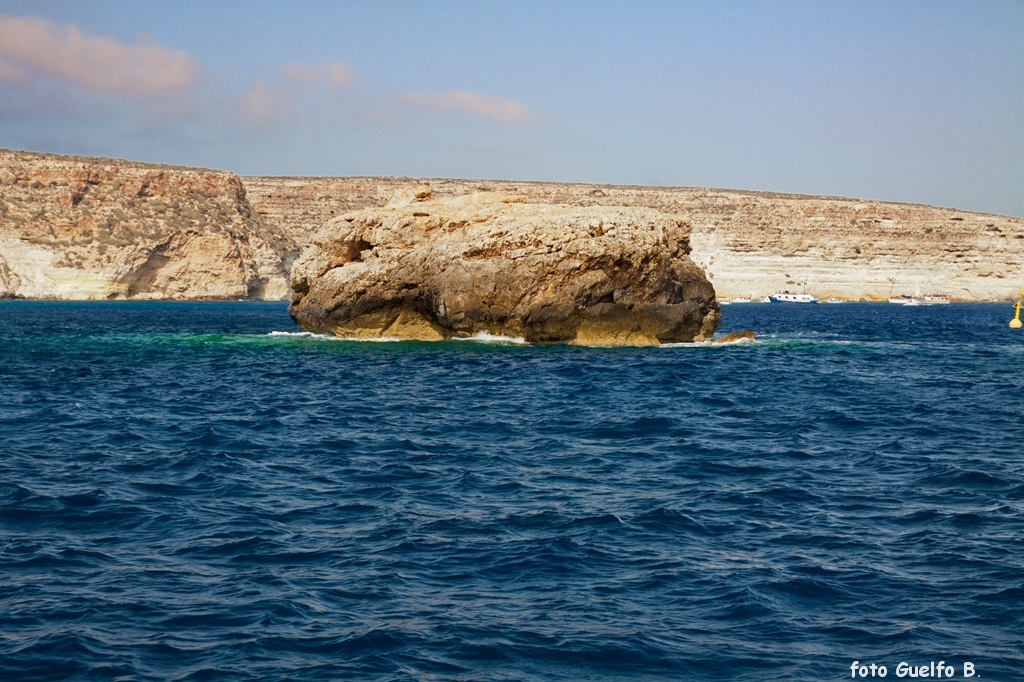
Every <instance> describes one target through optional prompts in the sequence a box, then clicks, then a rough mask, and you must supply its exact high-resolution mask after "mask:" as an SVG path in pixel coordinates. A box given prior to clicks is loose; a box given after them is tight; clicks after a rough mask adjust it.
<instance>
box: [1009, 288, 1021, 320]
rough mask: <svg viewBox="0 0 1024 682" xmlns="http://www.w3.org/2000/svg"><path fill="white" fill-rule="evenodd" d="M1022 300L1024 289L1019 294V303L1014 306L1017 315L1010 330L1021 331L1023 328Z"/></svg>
mask: <svg viewBox="0 0 1024 682" xmlns="http://www.w3.org/2000/svg"><path fill="white" fill-rule="evenodd" d="M1021 299H1024V289H1021V290H1020V291H1018V292H1017V303H1016V304H1014V306H1013V307H1014V308H1015V309H1016V310H1017V314H1016V315H1014V317H1013V319H1012V320H1010V329H1020V327H1021V322H1020V302H1021Z"/></svg>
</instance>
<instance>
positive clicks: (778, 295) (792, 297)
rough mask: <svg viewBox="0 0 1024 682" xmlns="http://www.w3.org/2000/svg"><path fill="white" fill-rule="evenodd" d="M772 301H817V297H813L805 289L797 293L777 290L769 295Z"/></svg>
mask: <svg viewBox="0 0 1024 682" xmlns="http://www.w3.org/2000/svg"><path fill="white" fill-rule="evenodd" d="M770 298H771V301H772V303H817V302H818V299H816V298H814V296H812V295H811V294H809V293H807V292H806V291H805V292H803V293H799V294H793V293H790V292H788V291H777V292H775V293H774V294H772V296H771V297H770Z"/></svg>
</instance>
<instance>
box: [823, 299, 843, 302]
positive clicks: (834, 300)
mask: <svg viewBox="0 0 1024 682" xmlns="http://www.w3.org/2000/svg"><path fill="white" fill-rule="evenodd" d="M822 303H846V301H844V300H843V299H841V298H830V299H828V300H826V301H822Z"/></svg>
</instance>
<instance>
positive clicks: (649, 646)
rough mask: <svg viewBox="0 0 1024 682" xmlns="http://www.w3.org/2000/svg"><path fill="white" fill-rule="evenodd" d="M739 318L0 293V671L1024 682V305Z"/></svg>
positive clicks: (825, 310) (68, 675)
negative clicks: (582, 331)
mask: <svg viewBox="0 0 1024 682" xmlns="http://www.w3.org/2000/svg"><path fill="white" fill-rule="evenodd" d="M723 314H724V320H723V325H722V329H721V331H723V332H724V331H732V330H735V329H739V328H751V329H755V330H757V331H758V332H759V333H760V336H759V339H758V340H757V341H756V342H754V343H742V344H737V345H731V346H724V347H721V346H719V347H712V346H704V345H689V346H681V347H673V348H660V349H579V348H568V347H545V348H538V347H524V346H517V345H511V344H501V343H480V342H447V343H437V344H418V343H357V342H344V341H338V340H331V339H324V338H320V337H314V336H308V335H301V334H298V333H297V332H298V330H297V329H295V328H294V326H293V325H292V323H291V321H290V320H289V319H288V316H287V313H286V310H285V307H284V306H283V305H279V304H202V303H200V304H172V303H109V304H108V303H92V304H78V303H29V302H21V301H13V302H0V576H2V580H0V679H4V680H64V679H75V680H121V679H124V680H128V679H134V680H169V679H189V680H200V679H210V680H214V679H216V680H232V679H239V680H283V679H298V680H325V679H367V680H477V679H493V680H506V679H507V680H579V679H589V680H617V679H665V680H670V679H671V680H676V679H693V680H761V679H794V680H824V679H837V680H838V679H849V676H850V666H851V664H852V663H853V661H855V660H856V661H860V662H863V663H865V664H870V663H875V664H876V666H879V665H885V666H886V667H887V675H888V677H889V678H895V677H896V676H897V671H896V668H897V666H898V664H899V663H900V662H903V661H905V662H907V663H910V664H915V665H920V664H925V665H927V664H929V662H931V661H934V662H936V663H937V662H938V661H939V660H943V661H945V662H946V664H947V665H949V664H955V666H956V676H957V677H958V678H960V679H963V664H964V662H971V663H972V664H973V665H974V666H975V669H976V671H977V675H978V677H980V679H983V680H1018V679H1022V675H1024V674H1022V673H1021V670H1022V668H1024V615H1022V614H1024V608H1022V607H1024V446H1022V444H1024V334H1022V333H1021V332H1019V331H1018V332H1013V331H1011V330H1009V329H1008V328H1007V327H1006V323H1007V321H1008V320H1009V317H1010V316H1011V314H1012V313H1011V311H1010V310H1009V307H1008V306H996V305H956V304H954V305H950V306H935V307H927V308H903V307H899V306H890V305H886V304H881V305H871V304H848V305H836V306H825V305H821V306H799V305H791V306H786V305H756V304H751V305H746V306H740V305H734V306H729V307H727V308H725V309H723ZM908 677H909V676H908Z"/></svg>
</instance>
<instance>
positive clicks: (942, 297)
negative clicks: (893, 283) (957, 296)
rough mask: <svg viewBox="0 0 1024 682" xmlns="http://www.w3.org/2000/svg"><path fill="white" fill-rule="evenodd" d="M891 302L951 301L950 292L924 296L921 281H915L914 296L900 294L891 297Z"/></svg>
mask: <svg viewBox="0 0 1024 682" xmlns="http://www.w3.org/2000/svg"><path fill="white" fill-rule="evenodd" d="M889 303H898V304H900V305H942V304H944V303H949V294H928V295H927V296H924V295H922V294H921V283H920V282H915V283H914V295H913V296H907V295H906V294H900V295H899V296H898V297H893V298H890V299H889Z"/></svg>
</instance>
